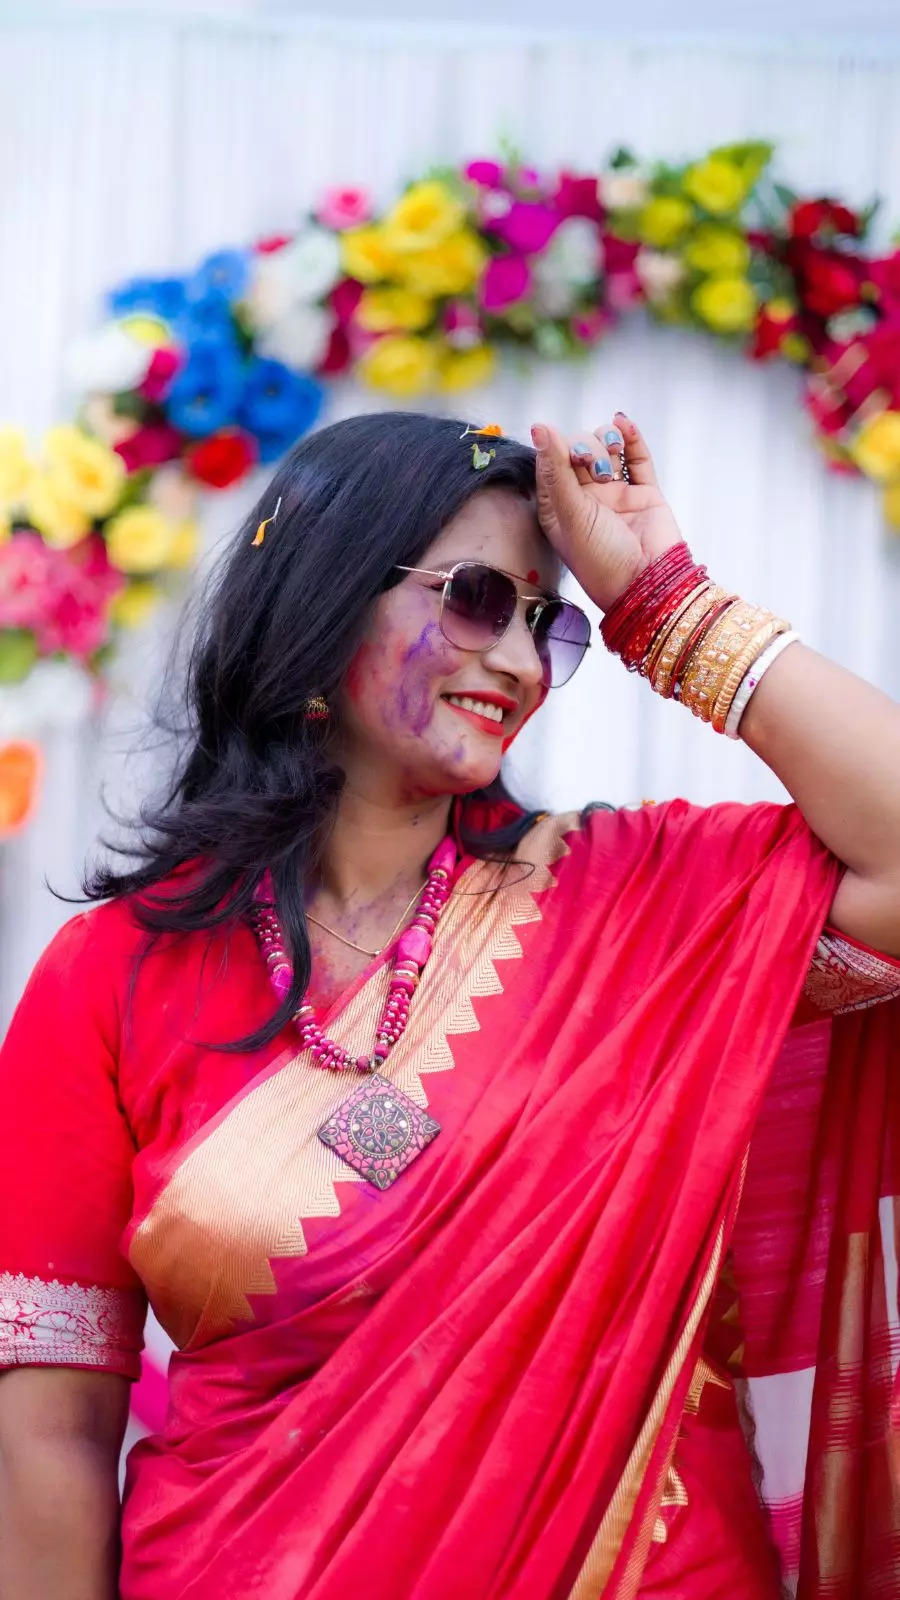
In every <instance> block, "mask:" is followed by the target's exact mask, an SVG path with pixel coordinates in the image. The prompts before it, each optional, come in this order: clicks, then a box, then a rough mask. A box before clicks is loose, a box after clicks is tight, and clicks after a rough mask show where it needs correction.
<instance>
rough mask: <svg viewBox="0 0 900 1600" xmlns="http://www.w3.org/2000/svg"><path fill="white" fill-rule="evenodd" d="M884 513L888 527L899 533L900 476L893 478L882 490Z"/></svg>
mask: <svg viewBox="0 0 900 1600" xmlns="http://www.w3.org/2000/svg"><path fill="white" fill-rule="evenodd" d="M884 514H885V517H886V518H887V524H888V527H889V528H896V529H897V532H898V533H900V478H895V479H894V482H893V483H889V484H888V486H887V488H886V489H885V491H884Z"/></svg>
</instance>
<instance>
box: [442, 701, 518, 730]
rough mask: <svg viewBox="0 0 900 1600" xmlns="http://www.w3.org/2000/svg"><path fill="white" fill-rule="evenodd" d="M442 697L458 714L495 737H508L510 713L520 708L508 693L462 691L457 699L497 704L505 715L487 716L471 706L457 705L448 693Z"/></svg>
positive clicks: (491, 704) (483, 703) (490, 704)
mask: <svg viewBox="0 0 900 1600" xmlns="http://www.w3.org/2000/svg"><path fill="white" fill-rule="evenodd" d="M441 699H442V700H443V702H444V704H445V705H446V706H448V707H449V708H450V710H451V711H455V712H456V714H457V716H459V717H465V718H466V719H467V721H469V722H471V723H472V724H473V725H474V726H475V727H476V728H480V729H481V732H482V733H487V734H490V735H491V736H492V737H493V738H495V739H503V738H505V737H506V734H507V731H508V726H509V721H510V714H511V713H512V712H515V711H516V710H517V709H518V708H517V705H516V702H515V701H514V700H510V699H509V697H508V696H507V695H502V694H493V693H488V694H477V695H476V694H462V693H460V694H458V695H457V699H460V700H472V701H478V702H480V703H481V704H482V705H488V706H497V707H498V709H499V710H500V711H501V712H502V713H503V715H502V716H500V717H489V716H485V715H484V714H483V713H482V712H479V711H475V710H473V709H472V708H471V707H469V706H460V705H455V704H454V702H453V700H451V699H450V698H449V696H448V695H442V696H441Z"/></svg>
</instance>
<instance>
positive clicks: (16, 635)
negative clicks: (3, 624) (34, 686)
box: [0, 628, 38, 683]
mask: <svg viewBox="0 0 900 1600" xmlns="http://www.w3.org/2000/svg"><path fill="white" fill-rule="evenodd" d="M37 658H38V648H37V640H36V638H35V636H34V634H33V633H32V631H31V629H30V628H5V629H4V631H3V632H2V633H0V683H21V682H22V680H23V678H27V677H28V674H29V672H30V671H31V669H32V667H33V666H34V664H35V662H36V661H37Z"/></svg>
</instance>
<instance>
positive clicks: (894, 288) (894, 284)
mask: <svg viewBox="0 0 900 1600" xmlns="http://www.w3.org/2000/svg"><path fill="white" fill-rule="evenodd" d="M866 275H867V277H868V278H869V279H870V280H871V281H872V283H874V285H875V287H876V288H877V289H878V291H879V294H880V297H881V302H882V305H883V306H884V307H885V308H886V309H887V310H888V312H889V314H890V313H894V314H898V313H900V250H895V251H894V253H893V255H890V256H881V257H880V258H879V259H878V260H876V261H870V262H869V265H868V271H867V274H866Z"/></svg>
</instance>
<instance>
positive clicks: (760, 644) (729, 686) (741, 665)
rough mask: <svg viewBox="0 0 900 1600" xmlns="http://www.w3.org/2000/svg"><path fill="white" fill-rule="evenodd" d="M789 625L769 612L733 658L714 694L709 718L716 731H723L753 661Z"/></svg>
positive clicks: (785, 631)
mask: <svg viewBox="0 0 900 1600" xmlns="http://www.w3.org/2000/svg"><path fill="white" fill-rule="evenodd" d="M790 626H791V625H790V623H789V622H786V621H785V619H784V617H776V616H773V614H772V613H771V612H770V613H769V617H768V620H767V621H766V622H764V623H763V625H762V627H761V628H758V629H757V631H756V633H755V634H754V635H753V637H752V638H750V639H748V641H747V644H746V646H745V648H744V649H743V650H742V651H741V652H740V654H739V655H737V656H735V657H734V658H733V660H732V663H731V666H730V667H729V669H728V674H727V676H726V678H725V681H724V683H723V684H722V686H721V688H720V690H719V693H718V695H717V696H716V700H715V704H714V705H713V709H712V715H711V717H710V719H709V720H710V721H711V723H712V725H713V728H714V730H715V732H716V733H724V732H725V724H726V722H727V721H728V713H729V711H730V710H731V705H732V701H733V700H734V697H735V695H736V694H737V692H738V689H739V688H740V686H741V684H742V683H743V681H744V678H745V677H746V676H747V673H748V672H749V671H750V668H751V667H752V666H753V663H754V661H756V660H757V659H758V657H759V656H761V655H762V653H763V651H764V650H765V648H766V646H767V645H769V644H771V642H772V640H773V639H777V637H778V635H779V634H780V633H787V632H788V631H789V629H790Z"/></svg>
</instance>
